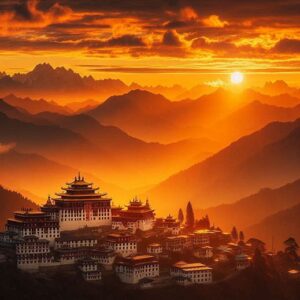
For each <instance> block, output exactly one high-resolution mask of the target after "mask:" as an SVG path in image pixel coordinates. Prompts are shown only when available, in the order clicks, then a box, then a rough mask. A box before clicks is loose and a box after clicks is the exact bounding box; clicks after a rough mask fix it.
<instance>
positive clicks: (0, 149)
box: [0, 143, 16, 154]
mask: <svg viewBox="0 0 300 300" xmlns="http://www.w3.org/2000/svg"><path fill="white" fill-rule="evenodd" d="M15 147H16V144H15V143H10V144H1V143H0V154H4V153H7V152H9V151H11V150H12V149H14V148H15Z"/></svg>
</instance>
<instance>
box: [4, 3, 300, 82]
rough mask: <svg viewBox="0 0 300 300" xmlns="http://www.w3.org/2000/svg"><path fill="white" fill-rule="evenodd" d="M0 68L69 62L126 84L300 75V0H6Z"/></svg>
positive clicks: (10, 70)
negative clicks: (238, 75) (234, 75)
mask: <svg viewBox="0 0 300 300" xmlns="http://www.w3.org/2000/svg"><path fill="white" fill-rule="evenodd" d="M0 24H1V30H0V70H1V71H5V72H7V73H9V74H11V73H15V72H26V71H29V70H31V69H32V68H33V67H34V66H35V65H36V64H38V63H42V62H48V63H51V64H52V65H53V66H65V67H69V68H72V69H74V70H75V71H77V72H79V73H81V74H82V75H88V74H92V75H93V76H94V77H95V78H108V77H109V78H120V79H122V80H124V81H125V82H126V83H130V82H132V81H136V82H139V83H143V84H149V85H151V84H165V85H171V84H175V83H180V84H185V85H186V86H192V85H195V84H197V83H199V82H220V81H226V80H227V79H228V77H229V74H230V73H231V72H233V71H241V72H243V73H245V78H246V79H247V82H248V84H252V85H260V83H261V82H262V81H265V80H266V78H267V79H268V80H276V79H284V80H286V81H287V82H289V83H291V84H294V85H297V84H298V82H299V78H300V26H299V25H300V1H299V0H226V1H221V0H160V1H159V0H131V1H127V0H110V1H109V0H101V1H92V0H91V1H89V0H1V1H0Z"/></svg>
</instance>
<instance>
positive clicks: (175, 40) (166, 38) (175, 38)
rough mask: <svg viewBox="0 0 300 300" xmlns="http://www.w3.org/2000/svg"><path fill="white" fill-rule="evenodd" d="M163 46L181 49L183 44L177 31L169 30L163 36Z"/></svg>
mask: <svg viewBox="0 0 300 300" xmlns="http://www.w3.org/2000/svg"><path fill="white" fill-rule="evenodd" d="M162 44H163V45H165V46H174V47H180V46H181V45H182V42H181V41H180V38H179V35H178V34H177V32H176V31H175V30H168V31H166V32H165V33H164V35H163V39H162Z"/></svg>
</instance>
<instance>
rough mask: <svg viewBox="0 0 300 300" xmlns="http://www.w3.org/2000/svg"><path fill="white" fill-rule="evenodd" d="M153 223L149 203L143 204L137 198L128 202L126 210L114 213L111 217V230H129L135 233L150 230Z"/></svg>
mask: <svg viewBox="0 0 300 300" xmlns="http://www.w3.org/2000/svg"><path fill="white" fill-rule="evenodd" d="M154 221H155V213H154V210H153V209H151V208H150V205H149V202H148V201H146V203H145V204H143V203H142V201H140V200H138V199H137V198H135V199H133V200H132V201H130V203H129V205H128V206H127V209H122V210H117V211H114V216H113V217H112V229H118V230H130V231H131V232H132V233H135V232H136V231H137V230H138V229H139V230H141V231H148V230H152V229H153V226H154Z"/></svg>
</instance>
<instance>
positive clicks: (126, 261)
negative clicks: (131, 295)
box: [115, 255, 159, 284]
mask: <svg viewBox="0 0 300 300" xmlns="http://www.w3.org/2000/svg"><path fill="white" fill-rule="evenodd" d="M115 272H116V274H117V276H118V277H119V278H120V280H121V281H122V282H124V283H128V284H137V283H139V282H140V280H142V279H144V278H155V277H158V276H159V263H158V261H157V260H156V259H155V257H154V256H151V255H137V256H133V257H128V258H123V259H121V260H120V261H118V262H117V263H116V264H115Z"/></svg>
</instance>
